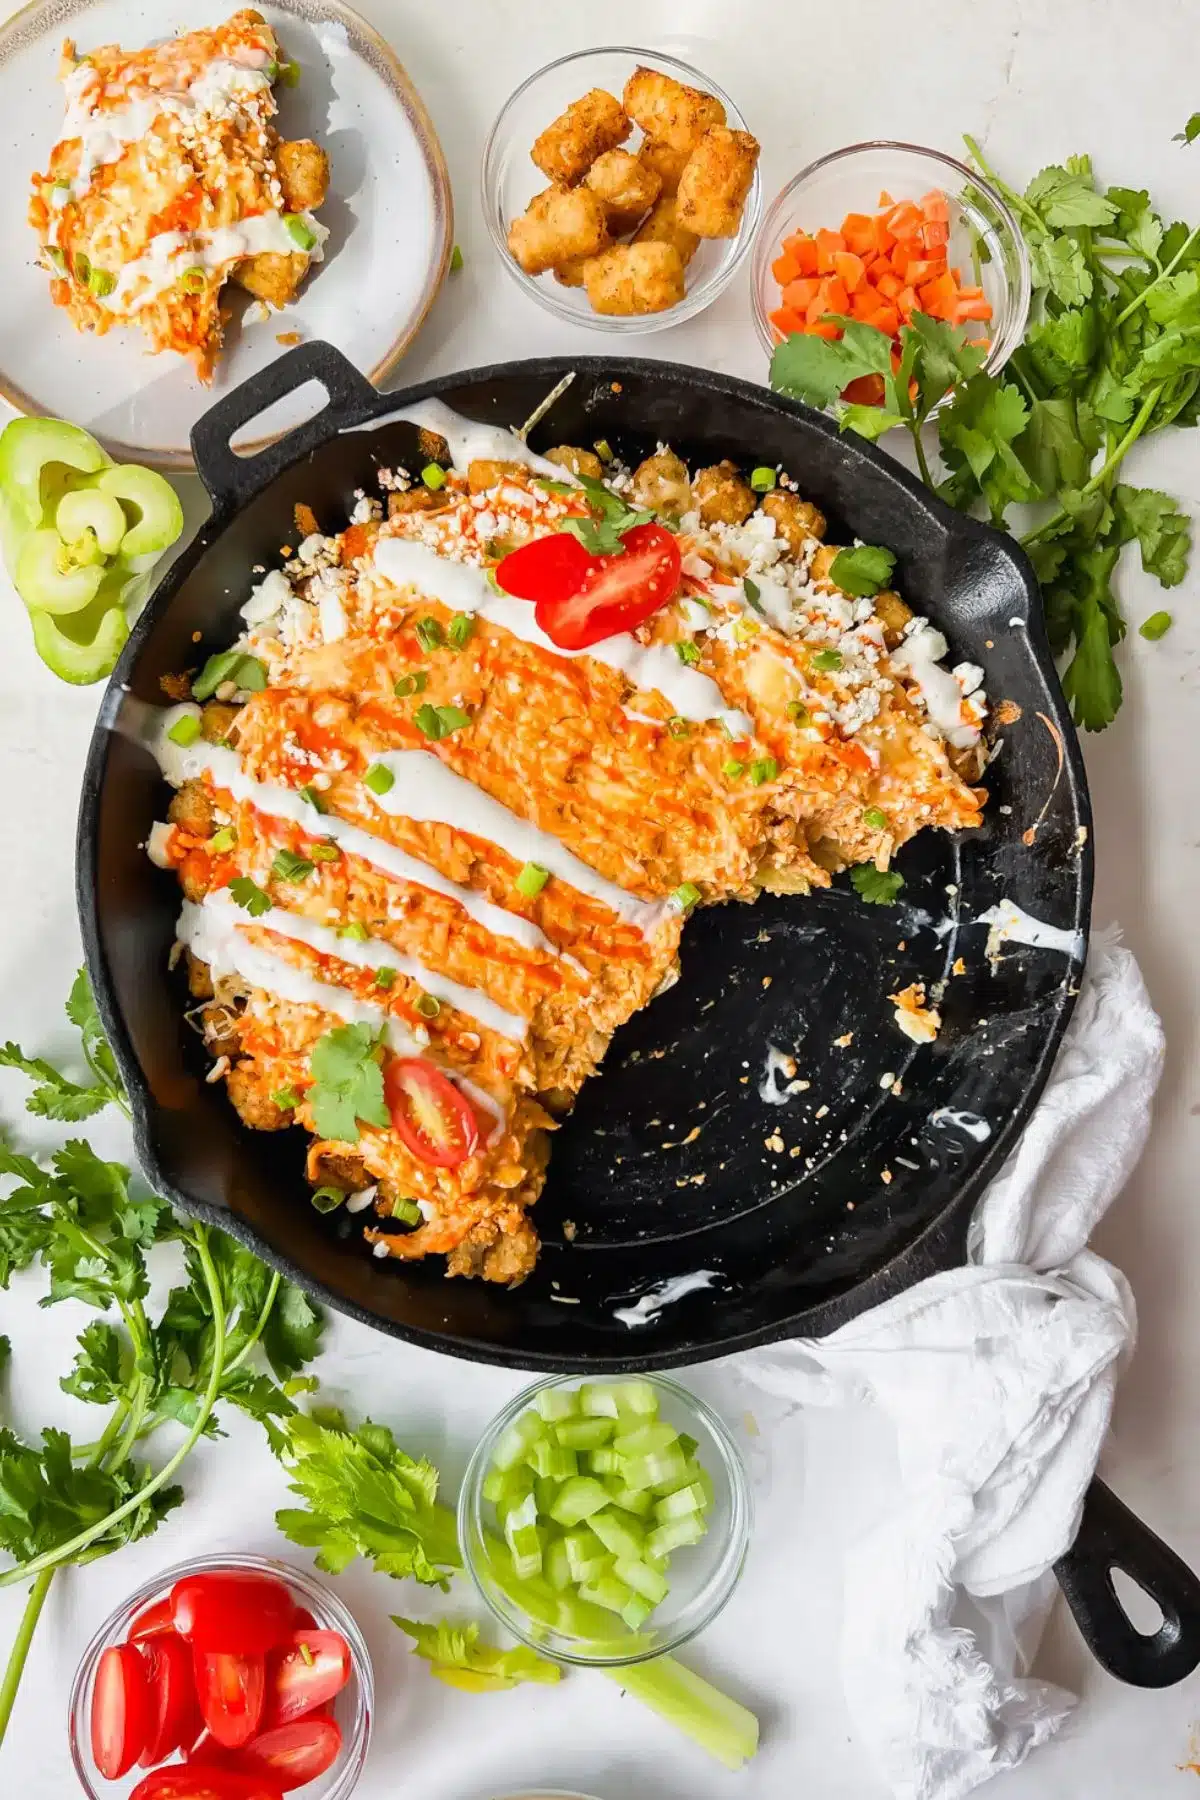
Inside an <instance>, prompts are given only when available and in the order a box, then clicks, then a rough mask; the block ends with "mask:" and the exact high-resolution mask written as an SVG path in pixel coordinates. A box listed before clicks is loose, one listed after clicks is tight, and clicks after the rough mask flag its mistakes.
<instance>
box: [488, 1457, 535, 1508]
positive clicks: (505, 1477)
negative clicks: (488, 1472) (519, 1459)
mask: <svg viewBox="0 0 1200 1800" xmlns="http://www.w3.org/2000/svg"><path fill="white" fill-rule="evenodd" d="M497 1473H498V1474H499V1476H500V1491H499V1493H498V1494H497V1496H496V1499H495V1501H494V1502H493V1504H494V1506H495V1508H496V1516H497V1518H499V1519H501V1520H503V1519H506V1518H507V1517H508V1515H509V1513H510V1512H512V1510H513V1508H514V1507H518V1506H524V1505H525V1503H526V1501H527V1500H528V1499H529V1496H530V1495H531V1494H532V1493H533V1470H532V1469H527V1468H526V1467H525V1466H524V1465H523V1464H522V1465H520V1466H519V1467H517V1468H515V1469H505V1470H503V1471H497V1470H493V1474H497Z"/></svg>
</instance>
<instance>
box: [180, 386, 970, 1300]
mask: <svg viewBox="0 0 1200 1800" xmlns="http://www.w3.org/2000/svg"><path fill="white" fill-rule="evenodd" d="M400 416H401V417H404V418H408V419H410V420H412V421H414V422H415V423H417V424H418V425H419V426H420V427H421V428H422V448H423V451H424V453H425V454H427V455H428V457H429V462H428V464H427V466H426V467H425V468H424V471H423V474H422V475H421V476H419V477H416V478H410V477H409V476H408V475H406V474H403V473H399V472H397V473H391V472H385V473H384V475H383V478H382V480H383V486H384V489H385V492H384V498H383V500H382V501H381V500H376V499H372V498H369V497H367V496H366V495H361V496H360V497H359V499H358V501H357V504H356V506H355V509H354V514H353V519H352V522H351V523H350V524H349V526H348V527H347V528H345V529H343V530H340V531H336V530H335V531H333V532H331V533H330V532H327V530H326V529H323V527H328V526H330V525H332V524H334V523H335V522H334V521H328V520H322V521H321V522H320V524H318V521H317V520H316V519H315V518H314V517H313V516H312V515H311V514H309V513H308V512H307V509H306V508H304V507H301V508H299V509H298V518H297V527H298V532H299V534H300V535H299V539H298V548H297V549H296V550H295V551H294V553H293V551H292V550H291V548H290V547H288V548H287V549H285V551H284V557H285V560H284V562H283V566H282V567H281V568H277V569H274V570H271V571H270V572H267V571H265V570H260V571H259V572H258V580H257V585H255V586H254V587H253V590H252V591H251V593H250V597H249V599H248V600H247V601H246V603H245V605H244V606H243V608H242V617H243V619H244V621H245V629H244V631H243V633H242V635H241V637H240V638H239V639H238V641H237V643H236V644H235V645H234V646H233V647H232V648H231V649H230V650H229V651H227V652H223V653H221V654H220V655H217V656H215V657H211V658H210V659H209V661H208V663H207V664H206V665H205V667H204V669H203V670H202V671H201V672H200V673H199V674H192V675H190V676H189V675H181V676H179V677H178V678H176V677H171V678H170V681H169V687H168V691H169V694H170V697H171V698H172V699H173V700H174V701H175V704H173V705H171V706H169V707H166V708H164V709H161V710H159V711H157V712H156V715H155V720H154V725H153V729H152V743H153V748H154V751H155V753H156V755H157V756H158V759H159V762H160V765H161V767H162V769H163V771H164V773H165V775H166V777H167V779H168V781H169V782H170V783H171V784H172V785H173V786H174V787H175V788H176V790H177V791H176V793H175V796H174V798H173V800H172V802H171V804H170V807H169V809H168V813H167V818H166V820H165V821H163V822H161V823H159V824H157V825H155V826H154V828H153V831H152V833H151V837H150V840H149V844H148V850H149V853H150V855H151V856H152V858H153V859H154V861H155V862H156V863H158V864H159V865H160V866H161V867H162V868H164V869H171V870H174V871H175V872H176V873H177V875H178V878H179V881H180V883H181V886H182V889H183V896H184V898H183V905H182V910H181V913H180V917H179V924H178V941H177V946H176V952H175V954H176V956H177V957H182V958H184V959H185V961H186V969H187V979H188V983H189V987H190V993H191V996H192V997H193V1001H194V1011H193V1013H192V1014H191V1017H192V1018H193V1020H194V1022H195V1024H196V1025H197V1027H198V1028H199V1030H200V1031H201V1032H202V1033H203V1038H204V1042H205V1044H206V1046H207V1049H208V1051H209V1052H210V1054H211V1056H212V1058H213V1061H212V1064H211V1069H210V1072H209V1079H210V1080H213V1081H223V1082H224V1084H225V1087H226V1091H227V1093H228V1096H229V1099H230V1101H231V1102H232V1104H233V1105H234V1106H235V1107H236V1109H237V1111H238V1112H239V1113H240V1114H241V1116H242V1118H243V1119H244V1120H245V1122H246V1123H247V1125H249V1126H251V1127H253V1128H255V1129H258V1130H263V1131H278V1130H281V1129H283V1128H284V1127H287V1126H292V1125H299V1126H301V1127H303V1128H304V1129H305V1130H306V1131H307V1132H308V1133H309V1134H310V1137H311V1140H312V1141H311V1143H310V1146H309V1149H308V1160H307V1173H308V1178H309V1180H310V1182H311V1185H312V1188H313V1190H314V1193H313V1198H314V1202H315V1203H316V1204H317V1205H318V1206H320V1207H330V1208H332V1207H334V1206H338V1205H341V1204H343V1203H344V1204H346V1205H347V1206H348V1207H349V1209H350V1210H351V1211H352V1212H359V1211H361V1212H362V1214H363V1215H364V1224H365V1227H366V1236H367V1238H368V1239H369V1240H370V1241H371V1242H372V1243H373V1245H374V1247H375V1252H376V1254H377V1255H380V1256H392V1257H399V1258H403V1259H416V1258H421V1257H425V1256H429V1255H434V1256H444V1257H445V1258H446V1268H447V1271H448V1273H450V1274H454V1275H477V1276H482V1277H483V1278H484V1279H486V1280H489V1281H497V1282H506V1283H516V1282H519V1281H521V1280H522V1279H524V1277H525V1276H526V1275H528V1273H529V1272H530V1270H531V1269H532V1267H533V1265H534V1262H535V1259H536V1256H537V1236H536V1233H535V1230H534V1227H533V1224H532V1221H531V1219H530V1216H529V1212H530V1208H531V1206H532V1204H533V1202H534V1201H535V1200H536V1199H537V1196H538V1193H539V1191H540V1189H541V1186H542V1183H543V1180H544V1177H545V1171H546V1164H547V1156H548V1150H549V1143H550V1134H551V1133H552V1132H553V1130H554V1128H555V1124H556V1121H558V1120H559V1119H560V1118H561V1117H562V1116H563V1114H564V1113H565V1112H566V1111H567V1110H568V1109H569V1108H570V1106H571V1104H572V1102H573V1100H574V1098H575V1096H576V1094H577V1093H578V1091H579V1088H580V1086H581V1084H582V1082H583V1081H584V1080H586V1078H587V1077H588V1076H589V1075H591V1074H592V1073H593V1072H594V1071H595V1070H596V1068H597V1067H598V1065H599V1063H600V1061H601V1059H602V1057H603V1056H604V1053H605V1050H606V1048H607V1046H608V1043H609V1040H610V1038H611V1036H612V1033H613V1032H614V1031H615V1029H616V1028H617V1026H618V1025H620V1024H621V1023H622V1022H623V1021H624V1020H626V1019H628V1018H629V1017H630V1016H631V1014H633V1013H634V1012H635V1011H636V1010H637V1009H638V1008H639V1007H642V1006H645V1005H646V1004H647V1003H648V1002H649V1001H651V1000H652V999H653V998H654V996H655V995H656V994H657V993H659V992H660V991H661V990H662V989H663V988H664V987H666V986H667V985H669V984H670V983H671V982H672V981H673V980H674V979H675V977H676V974H677V967H678V964H677V953H678V948H679V940H680V934H681V932H682V930H683V928H684V922H685V920H686V918H687V915H688V914H689V912H690V911H691V910H692V909H693V907H695V906H697V905H709V904H715V903H719V902H721V901H728V900H744V901H751V900H753V899H754V898H755V896H756V894H757V893H758V892H759V891H760V890H761V889H764V888H766V889H769V890H772V891H775V892H788V893H796V894H803V893H805V892H807V891H809V890H810V889H812V888H819V887H826V886H828V885H829V882H830V879H831V876H832V875H833V874H834V873H836V872H837V871H839V870H841V869H843V868H845V867H847V866H848V865H857V864H867V865H873V867H874V868H876V869H878V870H883V871H886V870H887V868H888V864H889V861H890V859H891V857H892V855H893V853H894V851H895V850H896V848H897V847H898V846H899V845H901V844H903V843H904V842H905V841H906V840H907V839H908V838H910V837H912V836H913V834H914V833H915V832H917V831H920V830H922V829H924V828H925V827H928V826H933V827H937V828H939V829H942V830H947V831H955V830H959V829H962V828H964V827H969V826H974V825H977V824H979V822H980V816H981V811H980V809H981V807H982V804H983V802H984V799H985V795H984V793H983V792H982V790H980V789H979V788H977V787H975V786H974V785H972V784H973V782H974V781H975V780H976V779H977V778H978V775H979V773H980V771H981V769H982V765H983V754H984V752H983V745H982V741H981V729H982V726H983V723H984V719H985V702H984V698H983V693H982V688H981V685H980V684H981V681H982V671H981V670H979V669H978V668H975V667H973V666H971V665H968V664H960V665H958V666H957V667H954V668H949V667H947V666H946V661H945V659H946V652H947V646H946V642H945V640H944V638H942V636H941V635H940V634H939V633H938V632H937V631H936V630H935V629H934V628H933V627H932V626H931V625H930V624H929V623H928V621H926V620H924V619H921V618H917V617H914V615H913V614H912V612H911V611H910V609H909V608H908V607H907V606H906V605H905V603H904V602H903V600H902V599H901V598H900V596H899V595H898V594H897V593H895V592H894V591H892V590H890V589H887V588H879V589H878V591H872V592H870V593H869V594H868V593H865V592H861V591H860V592H859V593H858V594H857V596H856V594H855V593H853V592H851V591H848V590H849V589H850V588H858V589H860V590H861V589H864V588H871V587H873V586H875V587H877V586H878V582H877V581H876V583H874V584H872V582H870V581H869V580H864V579H862V570H863V558H862V556H861V555H858V556H857V560H855V556H854V554H853V553H852V554H851V558H850V560H849V561H843V562H842V563H841V564H840V565H839V557H841V558H843V559H844V558H846V556H847V551H841V552H839V550H838V549H836V548H835V547H834V546H831V545H828V544H826V543H825V542H824V541H823V539H824V533H825V521H824V520H823V518H822V517H821V514H820V513H819V512H818V510H817V508H816V507H815V506H814V505H812V504H811V503H810V502H808V501H806V500H805V499H804V498H803V497H802V496H801V495H800V494H799V493H798V492H797V491H796V489H795V486H794V484H793V483H792V482H790V481H789V479H788V478H787V476H786V475H785V474H782V473H780V472H778V471H775V470H761V469H760V470H754V471H752V472H751V479H750V480H748V479H747V476H746V474H745V473H744V472H743V471H740V470H739V469H737V468H735V467H734V466H733V464H732V463H729V462H721V463H718V464H716V465H714V466H711V467H706V468H698V469H694V470H691V471H689V470H688V468H686V467H685V465H684V463H683V462H682V461H681V460H680V458H679V457H678V456H677V455H675V454H674V452H673V451H672V450H671V449H670V448H668V447H667V446H660V447H659V448H658V450H657V451H656V453H655V454H654V455H652V456H650V457H648V458H647V459H646V460H645V461H644V462H643V463H642V464H641V465H640V467H638V468H636V469H633V470H628V469H626V468H624V467H622V466H621V465H620V464H619V463H617V462H615V461H614V460H612V459H611V452H610V451H609V449H608V446H607V445H606V444H601V445H600V446H599V452H600V454H597V452H596V451H594V450H582V449H578V448H573V447H564V448H561V449H558V450H554V451H551V452H550V453H549V455H548V456H547V457H545V458H542V457H538V456H535V455H534V454H533V453H532V452H530V451H528V450H527V449H526V447H525V444H524V443H523V442H522V441H521V439H520V438H519V437H517V436H516V435H514V434H512V433H507V432H501V431H498V430H495V429H493V428H490V427H483V426H475V425H472V424H471V423H470V422H469V421H466V420H463V419H461V418H459V417H458V416H457V415H455V414H453V413H450V412H449V411H448V410H447V409H446V408H444V407H442V406H441V405H440V404H439V403H436V402H429V401H427V402H424V403H422V404H421V405H420V406H418V407H415V408H411V409H409V410H408V411H407V412H406V413H404V414H402V415H400ZM601 457H604V459H605V460H604V461H602V460H601ZM751 481H752V482H753V485H751ZM764 489H767V490H768V491H765V492H764V491H763V490H764ZM873 554H874V556H875V557H876V558H878V557H879V556H880V555H883V556H884V557H885V558H886V553H885V552H878V551H876V552H874V553H873ZM886 560H887V561H888V562H889V563H890V558H887V559H886ZM867 561H868V563H869V562H870V558H868V559H867ZM877 566H878V565H877V564H876V567H877ZM839 567H840V568H841V569H842V570H844V571H846V574H845V581H846V584H847V585H846V586H845V587H843V586H839V581H838V574H839Z"/></svg>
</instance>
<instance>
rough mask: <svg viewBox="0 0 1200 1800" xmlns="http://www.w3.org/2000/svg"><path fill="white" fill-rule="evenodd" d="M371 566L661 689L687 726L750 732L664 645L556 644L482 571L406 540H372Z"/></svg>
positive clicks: (631, 641)
mask: <svg viewBox="0 0 1200 1800" xmlns="http://www.w3.org/2000/svg"><path fill="white" fill-rule="evenodd" d="M374 565H375V570H376V573H377V574H378V575H379V576H381V577H382V579H383V580H384V581H386V582H388V583H390V585H391V586H393V587H415V588H419V589H420V590H421V592H422V593H423V594H426V595H428V597H429V598H430V599H432V600H440V601H441V602H442V604H443V605H445V606H448V607H450V608H452V609H453V610H454V611H456V612H466V613H474V614H476V615H477V616H478V617H479V618H483V619H487V620H488V621H489V622H490V623H491V624H493V625H499V626H501V627H503V629H504V630H505V631H511V632H512V634H513V636H514V637H519V638H521V639H522V640H523V641H524V642H525V643H527V644H533V645H535V646H536V647H537V648H538V649H539V650H545V651H547V652H548V653H549V654H550V655H551V656H563V657H567V658H568V659H573V658H575V657H577V656H590V657H592V658H594V660H595V661H596V662H602V663H607V664H608V666H609V668H611V669H619V670H620V671H621V673H622V674H623V675H624V676H626V677H627V679H628V680H629V681H630V682H631V683H632V685H633V686H634V687H635V688H638V689H641V690H642V691H644V692H647V693H652V692H653V693H659V694H661V695H662V696H663V698H664V699H665V700H666V701H667V702H668V704H669V705H670V708H671V711H672V713H674V714H677V715H678V716H679V717H680V718H681V719H688V720H690V721H692V723H694V724H700V723H703V722H704V721H705V720H707V719H719V720H721V722H722V723H723V724H724V725H726V726H727V727H728V729H729V730H730V731H731V732H732V734H733V736H734V737H735V738H744V737H753V736H754V722H753V720H752V719H749V718H748V717H747V716H746V714H745V713H743V712H739V711H737V710H736V709H735V708H732V707H729V706H726V704H725V696H724V695H723V694H722V692H721V690H720V688H719V687H718V686H717V684H716V682H715V681H713V680H712V679H711V677H710V676H708V675H703V674H701V673H700V671H699V670H698V669H692V668H689V667H688V666H687V665H686V664H685V663H682V662H680V660H679V657H678V656H677V655H676V652H675V648H674V646H673V645H672V644H640V643H639V642H638V640H637V638H635V637H634V636H633V634H632V632H628V631H619V632H617V633H616V634H615V635H614V636H613V637H609V638H602V639H601V641H600V642H599V643H598V644H590V645H589V646H588V648H587V649H586V650H563V649H562V648H560V646H559V645H558V644H556V643H555V642H554V641H553V639H551V638H548V637H547V636H546V634H545V632H544V631H543V630H542V629H541V627H540V626H539V625H538V623H537V620H536V619H535V618H534V612H533V607H532V606H531V605H530V604H529V602H528V600H517V599H514V598H513V596H512V595H511V594H498V593H496V592H494V590H493V589H492V588H491V587H490V586H489V585H488V579H487V576H486V575H485V574H484V572H483V570H482V569H480V568H478V567H476V566H475V565H474V564H471V563H460V562H452V561H451V560H450V559H449V558H448V557H445V556H439V555H438V554H437V552H436V550H431V549H430V547H429V545H428V544H421V543H418V542H417V541H416V540H415V539H414V538H401V537H380V538H379V539H378V540H377V541H376V544H375V552H374Z"/></svg>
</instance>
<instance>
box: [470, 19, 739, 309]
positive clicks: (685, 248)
mask: <svg viewBox="0 0 1200 1800" xmlns="http://www.w3.org/2000/svg"><path fill="white" fill-rule="evenodd" d="M758 153H759V146H758V141H757V139H756V138H755V137H754V136H753V135H752V133H751V132H750V131H749V129H748V128H747V125H746V121H745V120H744V119H743V117H742V115H741V113H740V112H739V111H738V109H737V107H736V106H735V105H734V103H733V101H732V100H731V99H730V98H729V95H728V94H726V93H724V92H723V91H722V89H721V88H719V87H718V86H717V84H716V82H715V81H712V80H710V78H709V77H708V76H707V75H703V74H701V72H700V71H699V70H698V69H693V68H690V67H689V66H688V64H687V63H684V62H680V61H679V60H678V59H677V58H675V57H673V56H661V55H658V54H657V53H655V52H652V51H649V50H637V49H628V48H621V47H613V48H610V49H603V50H583V51H577V52H575V53H573V54H572V55H570V56H562V57H559V59H558V60H557V61H556V62H552V63H548V64H547V65H546V67H545V68H544V69H539V70H538V71H537V73H536V74H534V75H531V76H530V77H529V79H528V80H527V81H525V82H523V83H522V84H521V86H520V87H519V88H518V89H517V90H516V92H515V93H514V94H513V95H512V97H511V99H509V100H508V102H507V103H506V105H505V106H504V108H503V110H502V111H501V113H500V116H499V117H498V118H497V120H496V123H495V124H494V125H493V127H492V130H491V134H490V136H489V138H488V141H487V146H486V148H485V150H484V153H483V212H484V217H485V218H486V220H487V225H488V230H489V231H490V232H491V234H492V239H493V242H494V243H495V245H496V249H497V250H498V252H499V253H500V256H501V258H502V260H503V262H504V265H505V267H506V268H507V269H508V271H509V273H510V274H511V275H512V277H513V279H514V280H515V281H516V282H517V283H518V285H519V286H520V287H522V288H523V289H524V290H525V291H526V293H528V294H530V295H532V297H533V298H534V299H535V300H537V301H539V302H540V304H541V305H542V306H544V307H546V308H547V310H548V311H550V312H552V313H556V314H557V315H558V317H559V318H562V319H569V320H570V321H572V322H573V323H575V324H580V325H590V326H594V327H595V329H596V330H598V331H625V332H633V331H658V330H660V329H661V328H662V327H663V326H666V325H677V324H680V323H681V322H682V321H683V320H684V319H690V318H692V317H693V316H694V315H695V314H696V313H698V312H701V311H703V309H704V308H705V307H706V306H708V305H709V304H710V303H711V302H712V301H713V300H715V299H716V297H717V295H718V294H720V293H721V292H722V291H723V290H724V289H725V288H726V287H727V286H728V284H729V282H730V281H731V279H732V277H733V274H734V271H735V270H736V268H737V266H738V264H739V263H740V262H741V261H742V259H743V257H744V256H745V255H746V252H747V251H748V250H749V248H750V244H751V241H752V240H753V237H754V234H755V230H756V229H757V226H758V221H759V215H760V213H761V211H762V190H761V181H760V177H759V170H758Z"/></svg>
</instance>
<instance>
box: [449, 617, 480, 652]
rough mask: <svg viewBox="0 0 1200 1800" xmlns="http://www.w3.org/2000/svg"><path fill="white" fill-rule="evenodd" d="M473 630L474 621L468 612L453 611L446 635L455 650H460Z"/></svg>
mask: <svg viewBox="0 0 1200 1800" xmlns="http://www.w3.org/2000/svg"><path fill="white" fill-rule="evenodd" d="M474 630H475V621H474V619H473V618H472V617H471V615H470V613H455V615H454V617H453V618H452V619H451V621H450V624H449V627H448V629H447V631H446V636H447V637H448V638H449V639H450V642H451V643H452V644H453V645H454V648H455V649H456V650H461V649H462V648H463V646H464V645H465V644H466V643H467V642H468V641H469V639H470V637H471V634H472V632H473V631H474Z"/></svg>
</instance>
